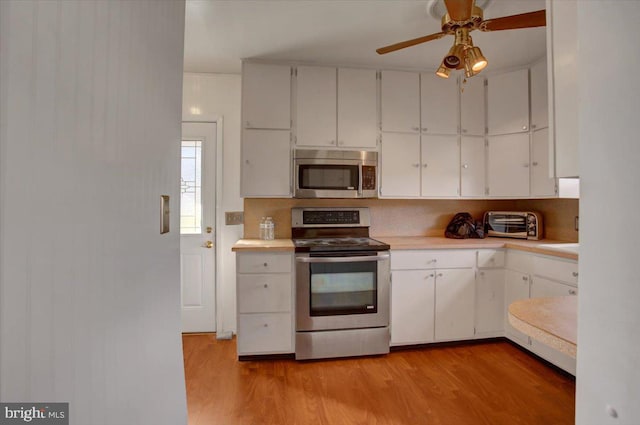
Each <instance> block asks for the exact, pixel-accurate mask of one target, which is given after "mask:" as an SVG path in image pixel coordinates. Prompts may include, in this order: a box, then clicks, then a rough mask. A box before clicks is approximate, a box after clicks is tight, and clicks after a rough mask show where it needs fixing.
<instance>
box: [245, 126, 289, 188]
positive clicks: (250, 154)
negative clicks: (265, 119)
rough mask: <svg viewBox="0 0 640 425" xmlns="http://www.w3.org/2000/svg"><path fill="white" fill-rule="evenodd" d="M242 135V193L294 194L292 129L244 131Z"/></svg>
mask: <svg viewBox="0 0 640 425" xmlns="http://www.w3.org/2000/svg"><path fill="white" fill-rule="evenodd" d="M242 134H243V137H242V181H241V187H242V190H241V194H242V196H244V197H290V196H291V149H290V147H289V146H290V144H289V138H290V133H289V131H283V130H244V131H243V133H242Z"/></svg>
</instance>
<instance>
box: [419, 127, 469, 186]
mask: <svg viewBox="0 0 640 425" xmlns="http://www.w3.org/2000/svg"><path fill="white" fill-rule="evenodd" d="M458 140H459V139H458V136H434V135H427V134H423V135H422V142H421V147H422V149H421V153H422V156H421V159H422V161H421V170H422V171H421V179H422V185H421V194H422V196H425V197H429V196H434V197H456V196H458V195H460V144H459V141H458Z"/></svg>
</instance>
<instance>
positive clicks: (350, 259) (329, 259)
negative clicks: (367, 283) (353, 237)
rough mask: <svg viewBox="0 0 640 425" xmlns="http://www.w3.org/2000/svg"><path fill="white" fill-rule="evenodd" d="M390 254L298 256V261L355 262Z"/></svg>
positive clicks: (385, 256) (379, 259)
mask: <svg viewBox="0 0 640 425" xmlns="http://www.w3.org/2000/svg"><path fill="white" fill-rule="evenodd" d="M388 258H389V254H380V255H368V256H362V257H297V258H296V261H297V262H298V263H355V262H363V261H383V260H386V259H388Z"/></svg>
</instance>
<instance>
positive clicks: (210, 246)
mask: <svg viewBox="0 0 640 425" xmlns="http://www.w3.org/2000/svg"><path fill="white" fill-rule="evenodd" d="M204 247H205V248H213V242H212V241H206V242H205V243H204Z"/></svg>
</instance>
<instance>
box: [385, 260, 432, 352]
mask: <svg viewBox="0 0 640 425" xmlns="http://www.w3.org/2000/svg"><path fill="white" fill-rule="evenodd" d="M434 302H435V272H434V271H433V270H395V271H393V280H392V282H391V345H409V344H425V343H428V342H433V329H434V320H435V312H434V305H435V304H434Z"/></svg>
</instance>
